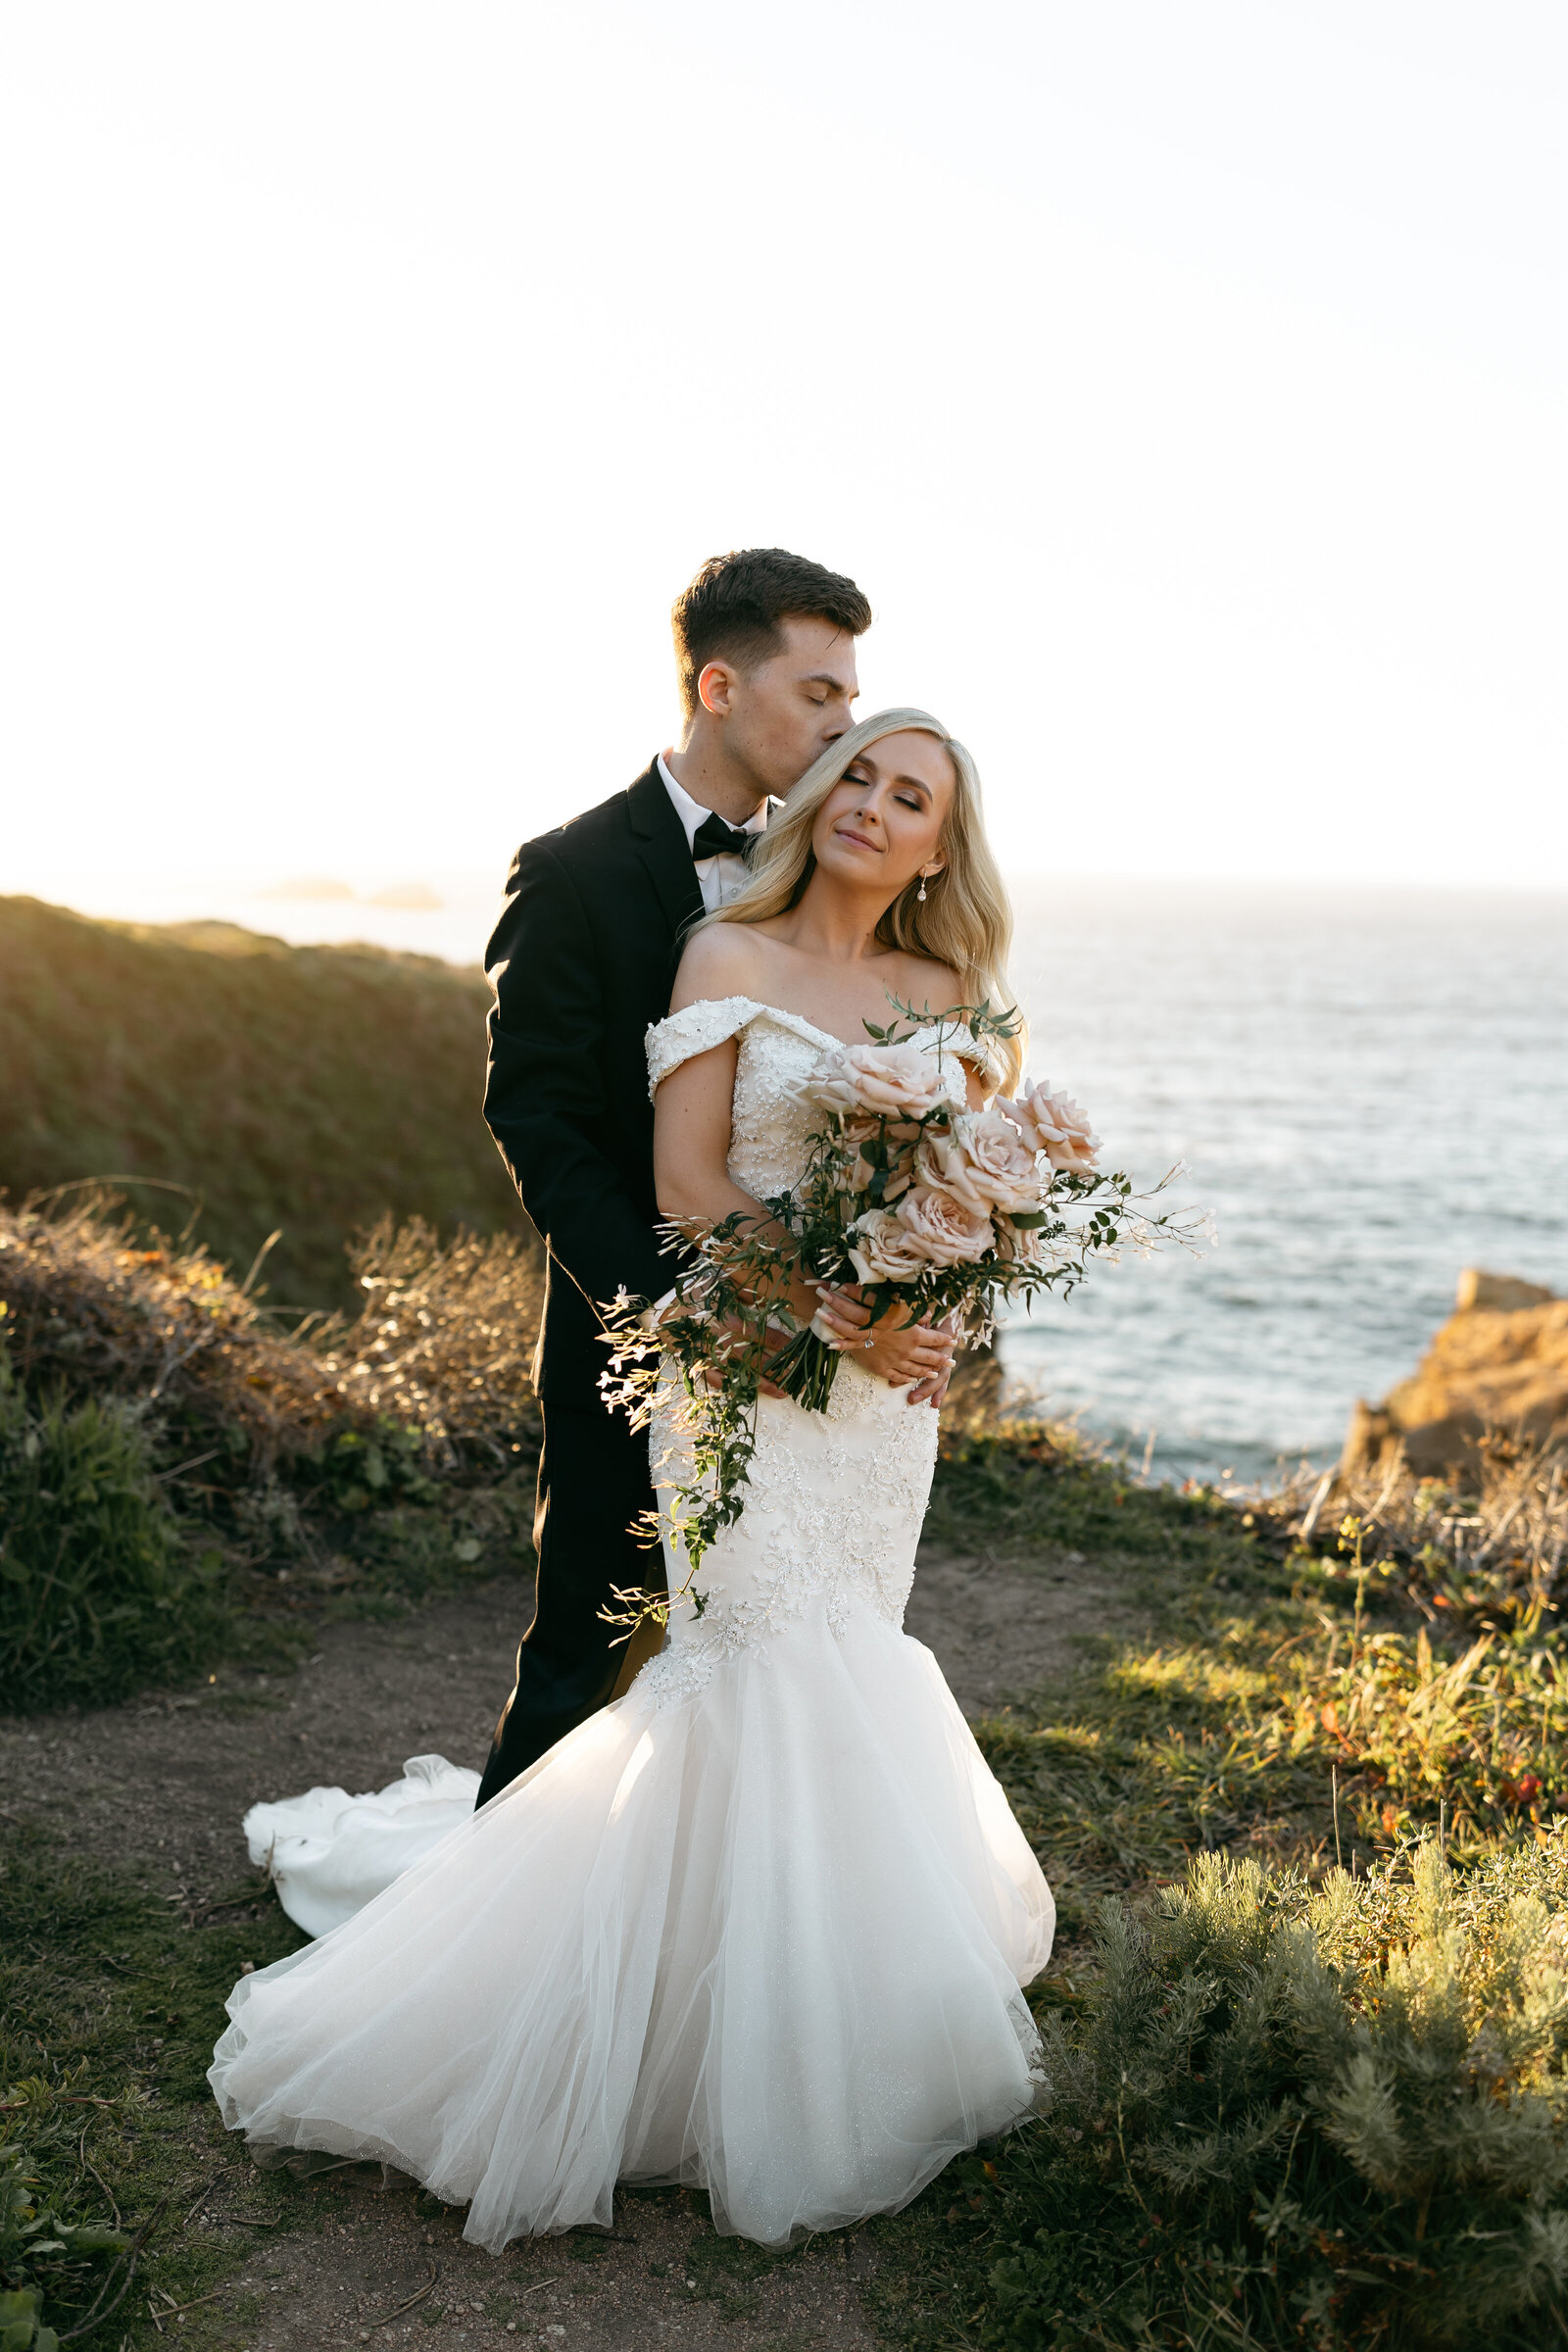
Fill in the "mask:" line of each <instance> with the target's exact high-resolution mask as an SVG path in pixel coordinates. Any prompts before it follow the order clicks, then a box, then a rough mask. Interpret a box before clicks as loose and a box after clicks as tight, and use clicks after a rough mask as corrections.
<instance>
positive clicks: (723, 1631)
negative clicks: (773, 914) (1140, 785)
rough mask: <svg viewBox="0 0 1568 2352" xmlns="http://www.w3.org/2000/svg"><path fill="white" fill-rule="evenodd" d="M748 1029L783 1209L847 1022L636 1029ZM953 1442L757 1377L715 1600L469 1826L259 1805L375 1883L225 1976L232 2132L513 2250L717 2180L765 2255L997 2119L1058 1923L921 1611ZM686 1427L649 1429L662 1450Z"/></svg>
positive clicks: (904, 1410)
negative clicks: (314, 1932) (285, 1951)
mask: <svg viewBox="0 0 1568 2352" xmlns="http://www.w3.org/2000/svg"><path fill="white" fill-rule="evenodd" d="M730 1036H738V1038H739V1040H740V1049H739V1067H738V1071H737V1075H736V1082H735V1110H734V1131H733V1146H732V1150H731V1154H730V1172H731V1174H732V1176H733V1178H734V1180H735V1182H736V1183H737V1184H738V1185H740V1186H742V1187H743V1188H744V1189H745V1190H747V1191H749V1192H751V1193H753V1194H754V1195H758V1196H766V1195H769V1194H776V1193H779V1192H782V1191H783V1190H785V1189H786V1187H787V1186H788V1185H789V1184H790V1183H791V1182H792V1181H793V1180H794V1179H795V1178H796V1177H797V1176H798V1174H799V1173H800V1170H801V1167H802V1164H803V1160H804V1157H805V1150H804V1146H805V1138H806V1136H807V1134H808V1133H809V1130H810V1128H811V1125H812V1116H811V1114H810V1113H809V1112H808V1111H806V1110H805V1109H803V1107H802V1106H801V1105H800V1103H798V1102H797V1100H796V1098H795V1089H796V1088H797V1087H798V1086H799V1084H800V1082H801V1081H802V1080H803V1079H804V1078H806V1077H807V1076H809V1074H810V1072H811V1070H812V1069H813V1067H814V1066H815V1065H816V1063H817V1062H818V1060H819V1059H820V1057H821V1056H823V1055H824V1054H829V1053H831V1052H833V1051H834V1050H836V1048H837V1044H838V1041H837V1040H836V1039H834V1038H831V1037H829V1036H828V1035H827V1033H826V1032H825V1031H823V1030H820V1029H818V1028H816V1027H815V1026H814V1025H813V1024H812V1023H811V1022H809V1021H808V1020H805V1019H802V1018H801V1017H800V1016H798V1015H796V1014H793V1013H787V1012H781V1011H777V1010H774V1009H772V1008H770V1007H768V1006H766V1005H758V1004H755V1003H753V1002H752V1001H751V1000H750V999H747V998H743V997H731V998H726V999H724V1000H722V1001H721V1002H711V1001H710V1002H705V1003H701V1004H697V1005H689V1006H688V1007H687V1008H686V1009H685V1010H684V1011H682V1012H679V1013H676V1014H674V1015H673V1016H672V1017H671V1018H670V1019H668V1020H666V1021H662V1022H661V1023H660V1024H659V1025H658V1026H657V1027H656V1028H654V1029H652V1030H650V1032H649V1063H650V1070H651V1076H652V1081H653V1083H654V1084H655V1085H656V1086H657V1084H658V1082H659V1080H660V1079H661V1078H662V1077H663V1076H665V1075H666V1074H667V1072H668V1071H670V1070H671V1069H673V1068H674V1067H675V1066H676V1065H677V1064H678V1063H679V1062H680V1061H682V1060H684V1059H686V1058H687V1057H688V1056H689V1055H691V1054H700V1053H703V1052H705V1051H706V1050H707V1049H708V1048H710V1047H711V1046H714V1045H717V1044H719V1043H720V1042H721V1041H722V1040H723V1039H725V1038H727V1037H730ZM964 1042H965V1046H966V1047H967V1041H964ZM929 1043H930V1047H931V1050H934V1048H935V1040H934V1038H933V1039H932V1040H930V1041H929ZM969 1050H970V1051H974V1049H969ZM950 1051H951V1048H950ZM936 1441H937V1416H936V1414H935V1413H934V1412H932V1411H930V1410H929V1409H928V1408H927V1407H925V1406H923V1405H922V1406H912V1407H911V1406H910V1405H908V1404H907V1403H906V1401H905V1397H904V1394H903V1392H902V1391H900V1390H895V1389H890V1388H888V1387H887V1386H885V1385H884V1384H883V1383H882V1382H881V1381H879V1380H877V1379H876V1378H875V1377H874V1376H873V1375H871V1374H870V1373H868V1372H866V1371H864V1370H862V1369H861V1367H860V1366H858V1365H857V1364H856V1363H854V1362H853V1361H850V1360H848V1359H846V1360H845V1361H844V1362H843V1363H841V1365H840V1368H839V1373H838V1378H837V1380H836V1382H835V1384H834V1388H833V1394H832V1398H831V1403H830V1407H829V1410H828V1411H827V1412H826V1413H824V1414H811V1413H807V1412H804V1411H802V1410H801V1408H800V1407H799V1406H797V1405H795V1404H793V1403H791V1402H788V1401H786V1400H783V1399H767V1398H764V1399H763V1400H762V1402H761V1403H760V1407H759V1415H758V1441H757V1451H756V1455H755V1458H754V1461H753V1464H752V1471H751V1482H750V1486H749V1488H748V1491H747V1498H746V1507H745V1510H744V1513H743V1515H742V1517H741V1519H740V1521H739V1523H738V1525H737V1526H736V1527H734V1528H733V1529H731V1530H729V1531H728V1532H727V1533H726V1534H725V1535H724V1537H723V1538H722V1539H721V1541H720V1542H719V1543H718V1544H715V1545H714V1546H713V1548H712V1549H711V1551H710V1552H709V1554H708V1555H707V1557H706V1558H705V1560H704V1562H703V1569H702V1575H701V1578H700V1580H699V1582H700V1585H701V1588H702V1590H703V1592H704V1593H705V1595H706V1606H705V1607H704V1610H703V1613H702V1614H701V1616H698V1615H697V1614H696V1613H695V1612H694V1611H693V1609H692V1608H691V1606H690V1605H689V1604H687V1605H685V1606H682V1607H679V1608H677V1609H674V1610H672V1612H671V1618H670V1625H669V1631H668V1639H667V1642H666V1644H665V1646H664V1648H663V1649H662V1652H661V1653H660V1655H659V1656H657V1657H656V1658H654V1659H652V1660H651V1661H650V1663H649V1664H648V1665H647V1666H645V1667H644V1668H643V1670H642V1672H641V1674H640V1675H639V1676H638V1677H637V1679H636V1681H635V1682H634V1683H633V1685H632V1687H631V1689H630V1691H628V1692H627V1694H626V1695H625V1697H624V1698H622V1699H620V1700H619V1701H617V1702H616V1703H615V1704H614V1705H613V1706H610V1707H607V1708H605V1709H604V1710H603V1712H602V1713H600V1714H598V1715H595V1716H593V1717H591V1718H590V1720H589V1721H588V1722H587V1723H585V1724H583V1725H582V1726H581V1727H580V1728H579V1729H578V1730H577V1731H575V1732H573V1733H571V1734H570V1736H569V1737H568V1738H566V1739H564V1740H562V1741H561V1742H560V1743H559V1745H557V1746H556V1747H554V1748H552V1749H551V1750H550V1752H549V1754H547V1755H545V1756H542V1757H541V1758H540V1760H539V1762H538V1763H537V1764H535V1765H534V1766H533V1767H532V1768H531V1769H530V1770H529V1771H528V1772H526V1773H525V1774H524V1775H523V1776H522V1777H521V1778H520V1779H519V1780H517V1781H515V1782H514V1783H513V1785H512V1786H511V1787H510V1788H508V1789H503V1790H502V1792H501V1793H500V1795H498V1796H496V1797H495V1798H493V1799H492V1801H491V1802H490V1803H489V1804H487V1805H486V1806H485V1808H484V1810H483V1811H482V1812H480V1813H476V1814H468V1815H466V1817H459V1818H457V1819H456V1822H455V1826H448V1825H449V1824H451V1823H452V1822H453V1817H454V1816H455V1815H457V1814H458V1809H459V1808H460V1807H461V1805H462V1804H463V1803H464V1801H465V1799H466V1797H467V1789H468V1788H469V1787H471V1783H472V1776H470V1775H462V1776H458V1775H456V1773H455V1770H454V1768H453V1767H451V1766H446V1765H443V1764H442V1763H441V1760H440V1759H439V1758H434V1759H428V1758H421V1759H418V1760H417V1768H413V1777H412V1779H411V1780H410V1781H407V1782H404V1783H399V1784H395V1785H394V1787H393V1788H392V1789H389V1790H385V1791H382V1792H381V1794H380V1795H379V1796H376V1797H368V1798H361V1799H350V1798H348V1797H347V1796H346V1795H345V1794H344V1792H343V1791H342V1790H341V1789H332V1790H313V1791H312V1792H311V1794H310V1795H309V1796H308V1797H306V1798H303V1799H300V1800H297V1803H296V1804H295V1805H283V1806H273V1807H270V1808H265V1809H259V1811H263V1812H265V1814H266V1816H267V1818H266V1819H265V1820H263V1821H258V1817H257V1816H255V1815H253V1816H251V1817H250V1818H249V1819H248V1822H247V1828H248V1829H249V1830H251V1832H252V1834H253V1839H254V1838H261V1840H262V1842H263V1844H264V1849H265V1848H266V1847H268V1846H270V1850H271V1852H272V1854H273V1859H274V1867H276V1868H278V1869H279V1870H280V1871H281V1873H282V1874H283V1876H284V1881H285V1885H286V1884H287V1874H288V1872H289V1870H290V1869H291V1868H292V1869H293V1870H294V1872H295V1886H296V1892H298V1890H299V1889H300V1888H305V1889H306V1895H305V1899H306V1901H307V1902H309V1901H311V1900H313V1899H315V1897H313V1896H312V1894H311V1892H310V1889H311V1888H312V1887H314V1889H315V1896H319V1897H320V1898H321V1899H322V1901H323V1902H324V1904H325V1908H324V1909H323V1911H322V1913H321V1916H322V1919H323V1923H324V1922H325V1921H326V1920H327V1919H328V1918H329V1917H333V1918H335V1917H339V1916H341V1915H342V1914H343V1912H344V1911H345V1910H347V1909H349V1908H350V1907H351V1906H352V1905H353V1904H354V1903H355V1902H356V1901H358V1902H360V1903H361V1904H362V1907H361V1908H358V1909H354V1910H353V1911H352V1916H349V1917H346V1918H344V1919H343V1924H341V1925H337V1926H335V1927H334V1928H333V1931H332V1933H330V1934H328V1935H326V1936H324V1937H323V1939H322V1940H321V1941H319V1942H317V1943H313V1944H311V1945H309V1946H307V1947H306V1948H305V1949H304V1950H303V1951H300V1952H296V1953H293V1954H291V1955H290V1956H289V1957H288V1958H287V1959H285V1960H280V1961H278V1962H277V1963H276V1965H275V1966H273V1967H271V1968H269V1969H264V1970H263V1971H261V1973H260V1974H258V1975H255V1976H250V1977H244V1978H242V1979H241V1980H240V1982H239V1984H238V1985H236V1986H235V1988H234V1992H233V1994H232V1997H231V1998H230V2001H229V2004H228V2013H229V2016H230V2018H231V2020H232V2023H231V2024H230V2026H229V2028H228V2030H227V2032H226V2033H225V2034H224V2035H223V2037H222V2039H221V2041H220V2043H219V2045H218V2049H217V2053H216V2057H215V2061H214V2064H213V2068H212V2072H211V2076H210V2080H211V2082H212V2084H213V2087H214V2090H215V2091H216V2093H217V2096H218V2099H219V2103H220V2105H221V2109H222V2112H223V2117H224V2120H225V2122H226V2123H228V2124H229V2125H230V2126H231V2127H233V2128H235V2129H238V2130H243V2131H245V2133H246V2135H247V2137H248V2139H249V2140H250V2141H251V2142H252V2143H253V2144H255V2145H257V2146H258V2147H261V2148H263V2149H266V2148H274V2149H275V2148H290V2147H294V2148H317V2149H325V2150H328V2151H330V2152H331V2153H332V2154H334V2155H338V2156H362V2157H380V2158H383V2159H385V2160H386V2161H388V2162H390V2163H392V2164H394V2165H397V2166H399V2167H400V2168H402V2169H403V2170H405V2171H407V2172H410V2173H412V2174H414V2175H415V2176H416V2177H417V2179H418V2180H422V2181H423V2182H424V2183H425V2184H426V2185H427V2186H428V2187H430V2188H431V2189H433V2190H434V2191H435V2193H436V2194H437V2195H438V2196H440V2197H442V2198H444V2199H445V2200H446V2201H447V2202H448V2203H452V2204H458V2203H467V2204H468V2205H469V2207H470V2210H469V2213H468V2218H467V2222H466V2232H465V2233H466V2235H467V2236H468V2237H470V2238H473V2239H476V2240H477V2241H478V2242H479V2243H480V2244H482V2245H485V2246H489V2247H492V2248H495V2249H499V2248H500V2247H501V2246H503V2245H504V2244H505V2243H506V2242H507V2241H508V2240H509V2239H510V2238H513V2237H516V2236H518V2235H521V2234H523V2233H525V2232H536V2231H541V2230H551V2229H571V2228H572V2227H574V2226H575V2225H577V2224H579V2223H597V2224H608V2223H610V2221H611V2219H612V2200H613V2191H614V2187H615V2183H616V2182H617V2181H618V2180H619V2181H633V2182H660V2181H685V2182H689V2183H692V2184H694V2185H698V2186H702V2187H705V2188H707V2189H708V2191H709V2192H710V2195H711V2202H712V2210H713V2220H714V2223H715V2226H716V2227H717V2228H718V2229H721V2230H727V2231H734V2232H737V2233H739V2234H741V2235H743V2236H746V2237H750V2238H755V2239H757V2240H758V2241H759V2242H760V2243H761V2244H764V2245H783V2244H785V2243H787V2242H788V2241H789V2239H790V2238H791V2236H792V2235H794V2234H795V2233H797V2232H799V2231H801V2230H802V2229H831V2228H834V2227H836V2226H839V2225H842V2224H846V2223H851V2222H856V2221H858V2220H860V2219H861V2218H862V2217H863V2216H865V2215H867V2214H871V2213H880V2212H887V2211H891V2210H895V2209H896V2208H898V2207H899V2206H901V2205H904V2204H906V2203H907V2201H908V2200H909V2198H911V2197H912V2196H914V2195H915V2194H916V2193H917V2191H918V2190H919V2189H920V2188H921V2187H923V2186H924V2184H925V2183H926V2181H928V2180H930V2179H931V2178H932V2177H933V2175H935V2174H936V2173H937V2172H938V2171H940V2169H941V2168H942V2166H943V2165H944V2164H946V2163H947V2162H948V2160H949V2159H950V2157H952V2156H954V2155H956V2153H957V2152H958V2151H959V2150H961V2149H964V2148H969V2147H972V2146H973V2145H974V2144H975V2142H976V2141H977V2140H979V2139H981V2138H984V2137H987V2136H989V2135H990V2134H992V2133H995V2132H997V2131H1003V2130H1005V2128H1006V2127H1007V2126H1008V2125H1010V2124H1012V2123H1014V2122H1016V2121H1017V2120H1018V2119H1019V2118H1020V2117H1021V2116H1022V2115H1023V2114H1024V2113H1025V2112H1026V2111H1027V2110H1028V2109H1029V2108H1030V2106H1031V2105H1032V2104H1033V2102H1034V2099H1035V2096H1036V2093H1037V2089H1038V2080H1037V2072H1036V2068H1037V2054H1038V2040H1037V2036H1036V2034H1035V2030H1034V2026H1033V2023H1032V2020H1031V2018H1030V2015H1029V2010H1028V2006H1027V2004H1026V2003H1025V2001H1024V1999H1023V1996H1022V1993H1021V1991H1020V1987H1021V1986H1022V1985H1027V1984H1029V1982H1030V1981H1031V1979H1033V1978H1034V1977H1035V1976H1037V1975H1038V1974H1039V1972H1040V1970H1041V1969H1042V1968H1043V1967H1044V1965H1045V1963H1046V1960H1047V1958H1048V1957H1049V1954H1050V1950H1051V1941H1052V1935H1053V1931H1054V1907H1053V1904H1052V1899H1051V1895H1050V1892H1049V1890H1048V1888H1047V1886H1046V1883H1045V1880H1044V1878H1043V1877H1042V1876H1041V1872H1040V1869H1039V1866H1038V1864H1037V1863H1036V1861H1035V1858H1034V1855H1033V1853H1032V1852H1031V1851H1030V1849H1029V1846H1028V1844H1027V1843H1026V1841H1025V1839H1024V1838H1023V1835H1022V1833H1021V1832H1020V1830H1019V1829H1018V1826H1017V1824H1016V1822H1015V1821H1014V1820H1013V1818H1012V1815H1011V1813H1010V1811H1009V1810H1008V1807H1007V1803H1006V1799H1005V1797H1004V1795H1003V1793H1002V1790H1001V1789H1000V1788H999V1787H998V1786H997V1783H996V1782H995V1780H994V1779H993V1778H992V1776H991V1774H990V1772H989V1771H988V1770H987V1767H986V1765H985V1762H984V1760H983V1758H982V1757H981V1755H980V1751H979V1749H978V1748H977V1747H976V1745H975V1743H974V1740H973V1738H972V1737H971V1735H970V1732H969V1729H968V1726H967V1725H966V1723H965V1722H964V1720H963V1717H962V1715H961V1714H960V1713H959V1711H958V1709H957V1706H956V1704H955V1702H954V1699H953V1697H952V1694H951V1693H950V1691H949V1690H948V1687H947V1685H946V1683H945V1682H944V1681H943V1679H942V1675H941V1673H940V1671H939V1669H938V1667H937V1664H936V1661H935V1660H934V1658H933V1657H932V1656H931V1654H930V1652H929V1650H927V1649H925V1648H923V1647H922V1646H921V1644H920V1643H919V1642H914V1641H912V1640H910V1639H909V1638H908V1637H907V1635H906V1634H905V1633H904V1632H903V1631H902V1630H901V1628H902V1621H903V1614H904V1605H905V1601H906V1599H907V1596H908V1592H909V1587H910V1583H911V1581H912V1578H913V1572H914V1550H915V1543H916V1540H917V1538H918V1536H919V1532H920V1523H921V1519H922V1516H923V1514H924V1510H925V1503H926V1496H927V1493H928V1490H929V1487H930V1483H931V1471H932V1465H933V1461H934V1458H935V1451H936ZM678 1444H679V1439H678V1437H677V1436H674V1435H672V1433H671V1432H670V1431H669V1430H664V1431H660V1430H659V1429H658V1428H657V1427H656V1430H655V1433H654V1460H655V1463H656V1466H657V1465H658V1464H659V1463H660V1462H661V1460H662V1458H663V1456H664V1454H665V1453H666V1451H667V1450H668V1448H669V1447H670V1446H671V1445H676V1446H678ZM682 1573H683V1571H679V1572H678V1571H676V1570H675V1569H674V1567H673V1566H672V1568H671V1575H670V1583H671V1589H672V1590H673V1589H674V1588H675V1587H676V1586H678V1585H679V1584H680V1582H681V1581H682ZM443 1774H446V1775H451V1776H452V1778H451V1779H449V1780H446V1781H443V1779H442V1775H443ZM467 1801H471V1797H467ZM432 1808H433V1809H432ZM442 1831H444V1834H440V1833H441V1832H442ZM432 1837H434V1838H435V1839H436V1841H435V1842H434V1843H433V1844H432V1843H431V1838H432ZM302 1841H303V1842H302ZM253 1850H254V1847H253ZM405 1864H407V1865H408V1866H407V1867H404V1865H405ZM394 1874H395V1875H394ZM375 1885H379V1886H380V1887H381V1888H382V1890H381V1891H379V1892H373V1894H372V1889H373V1887H374V1886H375ZM368 1896H370V1897H372V1899H365V1898H366V1897H368Z"/></svg>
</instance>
